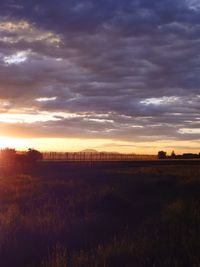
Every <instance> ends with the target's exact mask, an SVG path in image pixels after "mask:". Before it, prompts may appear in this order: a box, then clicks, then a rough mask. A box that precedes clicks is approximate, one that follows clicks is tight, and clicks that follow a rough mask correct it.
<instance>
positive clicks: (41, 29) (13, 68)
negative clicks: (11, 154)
mask: <svg viewBox="0 0 200 267" xmlns="http://www.w3.org/2000/svg"><path fill="white" fill-rule="evenodd" d="M199 34H200V5H199V1H195V0H181V1H180V0H173V1H172V0H165V1H160V0H159V1H158V0H152V1H149V0H134V1H133V0H124V1H121V0H102V1H99V0H84V1H81V0H76V1H74V0H73V1H72V0H65V1H64V0H57V1H49V0H44V1H39V0H34V1H25V0H20V1H19V0H18V1H15V0H12V1H11V0H10V1H9V0H2V1H1V3H0V127H1V134H2V135H3V134H7V135H8V134H9V135H12V134H13V135H15V136H23V137H67V138H68V137H77V138H101V139H102V138H104V139H113V140H124V141H138V142H141V141H154V140H199V139H200V138H199V136H200V135H199V134H200V130H199V129H200V105H199V103H200V87H199V86H200V75H199V74H200V73H199V72H200V55H199V49H200V39H199ZM33 117H34V119H33Z"/></svg>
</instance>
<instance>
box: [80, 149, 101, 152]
mask: <svg viewBox="0 0 200 267" xmlns="http://www.w3.org/2000/svg"><path fill="white" fill-rule="evenodd" d="M80 152H83V153H98V151H97V150H95V149H84V150H82V151H80Z"/></svg>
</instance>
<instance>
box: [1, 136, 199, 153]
mask: <svg viewBox="0 0 200 267" xmlns="http://www.w3.org/2000/svg"><path fill="white" fill-rule="evenodd" d="M7 147H8V148H15V149H16V150H27V149H28V148H35V149H37V150H40V151H57V152H66V151H69V152H79V151H82V150H84V149H95V150H97V151H107V152H121V153H136V154H157V152H158V151H159V150H165V151H167V152H168V153H171V151H172V150H175V152H176V153H186V152H196V153H199V150H200V148H199V141H198V140H197V141H190V142H187V143H186V142H185V141H174V142H173V145H172V141H171V140H162V141H154V142H153V141H152V142H128V141H120V140H107V139H75V138H14V137H6V136H2V137H1V136H0V149H3V148H7Z"/></svg>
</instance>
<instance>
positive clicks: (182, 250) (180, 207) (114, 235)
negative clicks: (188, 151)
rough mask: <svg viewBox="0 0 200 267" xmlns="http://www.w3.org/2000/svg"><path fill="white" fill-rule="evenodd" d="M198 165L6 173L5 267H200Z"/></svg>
mask: <svg viewBox="0 0 200 267" xmlns="http://www.w3.org/2000/svg"><path fill="white" fill-rule="evenodd" d="M199 192H200V165H199V164H196V165H189V164H188V165H185V164H184V163H183V164H182V165H181V164H179V165H177V166H176V165H170V164H167V165H163V166H162V165H158V166H151V165H148V166H143V165H142V163H141V164H140V165H137V166H131V165H129V166H126V167H122V166H119V167H118V166H117V165H115V166H112V165H110V166H109V165H106V167H105V168H104V167H103V166H102V165H101V166H92V165H90V164H88V165H86V164H83V165H81V164H78V163H77V164H76V165H72V166H69V165H67V164H64V163H62V164H61V163H60V164H58V163H55V164H53V163H52V162H46V163H45V164H40V165H36V166H20V167H19V166H18V167H9V168H5V167H4V168H1V169H0V266H2V267H147V266H152V267H158V266H159V267H166V266H167V267H193V266H194V267H199V266H200V253H199V252H200V194H199Z"/></svg>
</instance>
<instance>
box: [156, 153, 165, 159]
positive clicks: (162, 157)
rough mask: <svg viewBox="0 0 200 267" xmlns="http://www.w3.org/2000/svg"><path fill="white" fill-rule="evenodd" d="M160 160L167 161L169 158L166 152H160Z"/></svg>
mask: <svg viewBox="0 0 200 267" xmlns="http://www.w3.org/2000/svg"><path fill="white" fill-rule="evenodd" d="M158 158H159V159H166V158H167V152H165V151H159V152H158Z"/></svg>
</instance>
